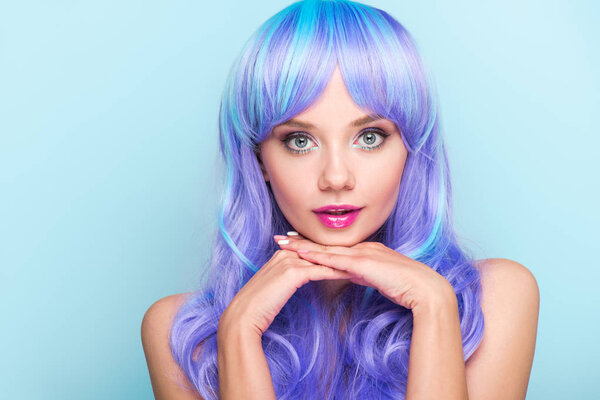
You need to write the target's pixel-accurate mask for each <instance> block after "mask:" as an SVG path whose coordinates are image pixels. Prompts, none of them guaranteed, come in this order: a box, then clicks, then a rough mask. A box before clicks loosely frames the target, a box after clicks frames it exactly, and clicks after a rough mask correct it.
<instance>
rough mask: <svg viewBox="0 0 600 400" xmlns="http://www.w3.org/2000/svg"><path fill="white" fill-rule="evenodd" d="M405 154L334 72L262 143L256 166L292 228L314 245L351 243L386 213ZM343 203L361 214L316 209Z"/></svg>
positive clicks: (396, 137)
mask: <svg viewBox="0 0 600 400" xmlns="http://www.w3.org/2000/svg"><path fill="white" fill-rule="evenodd" d="M407 154H408V153H407V150H406V147H405V146H404V143H403V142H402V138H401V136H400V132H399V130H398V128H397V127H396V125H395V124H394V123H393V122H391V121H389V120H387V119H377V120H372V119H371V118H369V117H368V116H367V115H366V114H365V112H364V111H363V110H362V109H360V108H359V107H358V106H357V105H356V103H354V101H353V100H352V98H351V97H350V94H349V93H348V91H347V89H346V86H345V85H344V82H343V79H342V76H341V74H340V71H339V69H338V68H336V69H335V71H334V73H333V75H332V78H331V80H330V81H329V83H328V85H327V87H326V88H325V90H324V92H323V93H322V94H321V96H320V97H319V98H318V99H317V100H316V101H315V102H314V103H313V104H312V105H311V106H310V107H309V108H308V109H306V110H305V111H303V112H301V113H300V114H298V115H296V116H295V117H294V118H292V119H291V120H288V121H286V122H284V123H282V124H280V125H278V126H276V127H275V128H274V129H273V130H272V131H271V133H270V135H269V137H268V138H267V139H265V140H264V141H263V142H262V143H261V145H260V157H259V162H260V163H261V168H262V170H263V175H264V177H265V180H266V181H268V182H270V184H271V189H272V190H273V195H274V196H275V200H276V201H277V204H278V205H279V208H280V209H281V211H282V212H283V215H284V216H285V218H286V219H287V221H288V222H289V223H290V224H291V225H292V226H293V227H294V229H295V230H296V231H298V232H299V233H300V234H301V235H303V236H304V237H306V238H308V239H310V240H312V241H314V242H316V243H320V244H324V245H339V246H353V245H355V244H357V243H360V242H362V241H364V240H365V239H366V238H368V237H369V236H370V235H372V234H373V233H374V232H375V231H377V229H379V228H380V227H381V225H383V223H384V222H385V220H386V219H387V217H388V216H389V215H390V213H391V211H392V209H393V207H394V204H395V202H396V199H397V196H398V190H399V187H400V181H401V178H402V172H403V170H404V164H405V162H406V157H407ZM261 159H262V160H261ZM342 204H345V205H352V206H354V207H357V208H360V211H358V212H356V211H355V212H353V213H351V214H348V215H337V216H336V215H331V214H322V213H319V214H318V213H316V212H315V211H314V210H315V209H319V208H321V207H323V206H328V205H333V206H339V205H342ZM333 208H338V207H333ZM353 217H355V219H354V220H353V222H352V218H353ZM281 233H282V234H285V232H281Z"/></svg>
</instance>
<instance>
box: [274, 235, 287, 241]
mask: <svg viewBox="0 0 600 400" xmlns="http://www.w3.org/2000/svg"><path fill="white" fill-rule="evenodd" d="M273 238H274V239H275V240H281V239H287V236H284V235H274V236H273Z"/></svg>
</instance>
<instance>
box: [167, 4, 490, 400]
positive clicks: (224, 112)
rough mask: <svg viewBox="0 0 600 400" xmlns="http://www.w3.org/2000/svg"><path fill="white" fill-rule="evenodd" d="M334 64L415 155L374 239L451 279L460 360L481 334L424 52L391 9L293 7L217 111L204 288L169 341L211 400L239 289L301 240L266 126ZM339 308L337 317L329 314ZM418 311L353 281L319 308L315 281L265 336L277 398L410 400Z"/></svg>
mask: <svg viewBox="0 0 600 400" xmlns="http://www.w3.org/2000/svg"><path fill="white" fill-rule="evenodd" d="M336 66H338V67H339V68H340V72H341V73H342V76H343V79H344V82H345V84H346V86H347V88H348V91H349V93H350V95H351V97H352V98H353V99H354V101H355V102H356V104H357V105H358V106H359V107H361V108H362V109H363V110H365V112H367V113H368V114H369V115H378V116H382V117H384V118H387V119H389V120H390V121H393V122H394V123H395V124H396V125H397V126H398V128H399V130H400V132H401V135H402V140H403V142H404V144H405V146H406V148H407V149H408V152H409V153H408V157H407V160H406V164H405V170H404V172H403V176H402V183H401V185H400V191H399V193H398V199H397V202H396V204H395V208H394V209H393V211H392V213H391V214H390V216H389V218H388V219H387V221H386V222H385V223H384V224H383V226H382V227H381V228H380V229H379V230H378V231H377V232H376V233H375V234H373V235H372V236H371V238H369V239H370V240H371V241H379V242H381V243H383V244H384V245H386V246H387V247H389V248H392V249H394V250H396V251H398V252H400V253H402V254H405V255H407V256H409V257H411V258H413V259H415V260H418V261H420V262H422V263H424V264H426V265H428V266H430V267H431V268H433V269H434V270H435V271H437V272H438V273H440V274H441V275H442V276H444V277H445V278H446V279H447V280H448V281H449V283H450V284H451V285H452V287H453V288H454V291H455V293H456V296H457V300H458V306H459V317H460V327H461V333H462V341H463V352H464V359H465V361H466V360H467V359H468V358H469V357H470V356H471V355H472V354H473V352H474V351H475V350H476V348H477V347H478V345H479V343H480V341H481V338H482V335H483V329H484V320H483V314H482V312H481V307H480V294H481V287H480V276H479V273H478V270H477V269H476V267H475V265H474V260H473V258H472V257H471V256H469V255H468V253H467V252H466V250H464V249H462V248H461V246H459V244H458V240H457V238H456V235H455V233H454V228H453V222H452V218H451V187H450V174H449V167H448V161H447V159H446V150H445V147H444V141H443V139H442V136H441V129H440V116H439V113H438V108H437V96H436V95H435V93H434V91H433V85H432V84H431V78H430V74H428V73H426V71H425V69H424V67H423V64H422V61H421V58H420V56H419V54H418V52H417V48H416V45H415V43H414V41H413V39H412V38H411V36H410V35H409V33H408V32H407V31H406V30H405V28H404V27H403V26H402V25H401V24H400V23H399V22H398V21H397V20H395V19H394V18H393V17H391V16H390V15H389V14H388V13H386V12H385V11H382V10H380V9H377V8H374V7H370V6H366V5H363V4H360V3H355V2H351V1H344V0H307V1H300V2H297V3H294V4H292V5H290V6H288V7H287V8H285V9H283V10H282V11H280V12H278V13H277V14H275V15H274V16H272V17H271V18H270V19H268V20H267V21H266V22H265V23H264V24H263V25H262V26H261V27H260V28H259V29H258V30H257V31H256V32H255V33H254V34H253V35H252V36H251V37H250V39H249V40H248V42H247V43H246V45H245V46H244V48H243V50H242V52H241V54H240V55H239V57H238V58H237V60H236V62H235V63H234V65H233V68H232V69H231V71H230V75H229V77H228V80H227V82H226V86H225V90H224V93H223V96H222V99H221V108H220V112H219V134H220V137H219V138H220V142H219V143H220V152H221V155H222V157H223V160H224V162H225V164H226V172H227V174H226V175H227V176H226V184H225V186H224V194H223V201H222V204H221V210H220V215H219V216H218V222H219V228H218V231H217V232H216V235H215V237H214V242H213V250H212V254H211V257H210V262H209V268H208V269H207V271H206V272H207V279H206V280H205V281H204V282H203V284H202V285H201V287H200V288H199V289H198V290H197V291H195V292H194V293H192V294H190V295H189V297H188V299H187V301H186V303H185V304H184V305H183V306H182V307H181V308H180V309H179V312H178V313H177V315H176V317H175V319H174V321H173V325H172V329H171V337H170V344H171V349H172V353H173V356H174V358H175V360H176V362H177V363H178V364H179V365H180V366H181V368H182V369H183V371H184V372H185V374H186V375H187V377H188V379H189V381H190V382H191V383H192V384H193V386H194V387H195V389H196V390H197V391H198V393H200V395H201V396H202V397H203V398H204V399H207V400H208V399H217V398H218V394H219V381H218V365H217V343H216V333H217V326H218V321H219V317H220V315H221V314H222V312H223V311H224V310H225V308H226V307H227V306H228V305H229V303H230V302H231V300H232V299H233V297H234V296H235V295H236V293H237V292H238V291H239V290H240V289H241V288H242V286H243V285H244V284H245V283H246V282H247V281H248V280H249V279H250V278H251V277H252V275H253V274H254V273H255V272H256V271H257V270H258V268H260V266H262V265H264V264H265V263H266V262H267V261H268V260H269V259H270V258H271V256H272V255H273V253H274V252H275V251H276V250H277V248H276V245H275V244H274V243H273V240H272V237H273V235H274V234H279V233H281V232H286V231H288V230H293V227H292V226H291V225H290V224H289V223H288V222H287V220H286V219H285V217H284V216H283V214H282V213H281V210H280V209H279V207H278V205H277V203H276V201H275V199H274V197H273V193H272V191H271V188H270V186H269V184H268V183H265V181H264V178H263V176H262V173H261V170H260V166H259V164H258V161H257V158H256V154H255V151H256V149H257V144H258V143H260V142H261V141H262V140H264V139H265V138H266V137H267V136H268V135H269V133H270V131H271V129H272V128H273V127H274V126H275V125H277V124H279V123H282V122H284V121H286V120H288V119H290V118H292V117H293V116H295V115H296V114H298V113H300V112H302V111H303V110H304V109H306V108H307V107H308V106H310V104H312V103H313V102H314V101H315V99H316V98H317V97H318V96H319V95H320V93H321V92H322V91H323V89H324V88H325V86H326V84H327V83H328V81H329V79H330V77H331V74H332V73H333V70H334V68H335V67H336ZM329 310H331V311H329ZM412 322H413V321H412V313H411V311H410V310H408V309H405V308H403V307H401V306H399V305H397V304H395V303H392V302H391V301H389V300H388V299H386V298H385V297H383V296H381V295H380V294H379V293H378V292H377V291H374V290H373V289H372V288H368V287H366V286H360V285H354V284H351V285H349V286H348V287H347V288H346V289H344V290H343V291H342V292H341V293H340V294H339V295H338V296H337V297H336V298H335V300H334V304H331V303H326V302H324V299H323V298H322V295H321V294H320V293H319V292H318V291H317V290H316V287H315V285H314V284H313V282H309V283H308V284H306V285H304V286H302V287H301V288H299V289H298V291H297V292H296V293H295V294H294V295H293V296H292V297H291V298H290V300H289V301H288V302H287V304H286V305H285V306H284V307H283V309H282V310H281V312H280V314H279V315H278V316H277V317H276V318H275V320H274V321H273V323H272V324H271V326H270V327H269V329H268V330H267V331H266V332H265V333H264V335H263V340H262V344H263V350H264V352H265V356H266V358H267V361H268V365H269V368H270V371H271V375H272V379H273V384H274V389H275V393H276V395H277V398H278V399H282V400H283V399H302V398H311V399H314V398H319V399H334V398H335V399H342V398H349V399H350V398H351V399H403V398H404V396H405V391H406V383H407V373H408V357H409V350H410V340H411V334H412Z"/></svg>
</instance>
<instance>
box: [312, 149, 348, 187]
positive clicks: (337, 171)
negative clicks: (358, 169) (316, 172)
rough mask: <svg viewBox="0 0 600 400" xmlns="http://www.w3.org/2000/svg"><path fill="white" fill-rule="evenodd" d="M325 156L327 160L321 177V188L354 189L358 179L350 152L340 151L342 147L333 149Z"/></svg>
mask: <svg viewBox="0 0 600 400" xmlns="http://www.w3.org/2000/svg"><path fill="white" fill-rule="evenodd" d="M324 153H325V152H324ZM324 157H325V161H324V163H323V168H322V170H321V176H320V177H319V189H321V190H351V189H353V188H354V185H355V183H356V181H355V177H354V173H353V172H352V166H351V162H350V159H349V157H348V154H345V153H344V151H340V149H337V150H336V149H331V151H329V152H326V154H324Z"/></svg>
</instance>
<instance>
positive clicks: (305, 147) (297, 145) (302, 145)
mask: <svg viewBox="0 0 600 400" xmlns="http://www.w3.org/2000/svg"><path fill="white" fill-rule="evenodd" d="M282 142H283V144H284V146H285V148H286V149H288V150H289V151H291V152H292V153H298V154H302V153H306V152H307V151H310V150H311V149H312V148H314V146H310V145H309V143H310V142H312V139H310V138H309V137H308V136H306V135H299V134H295V135H291V136H287V137H286V138H285V139H283V140H282Z"/></svg>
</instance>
